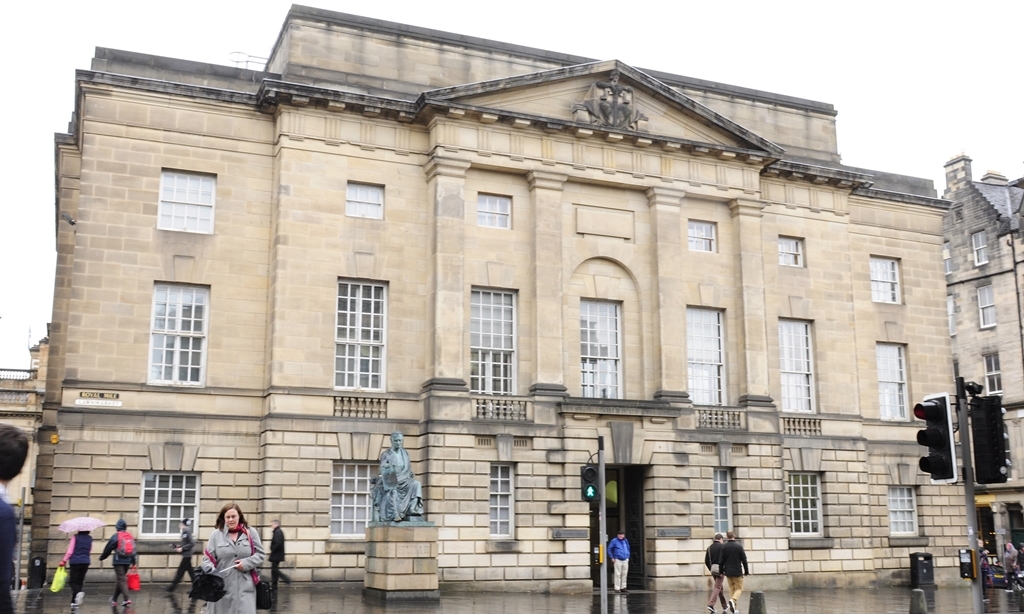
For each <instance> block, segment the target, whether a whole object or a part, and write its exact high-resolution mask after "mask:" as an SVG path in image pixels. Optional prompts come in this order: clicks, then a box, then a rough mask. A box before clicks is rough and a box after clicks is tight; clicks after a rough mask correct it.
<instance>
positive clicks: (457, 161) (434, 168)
mask: <svg viewBox="0 0 1024 614" xmlns="http://www.w3.org/2000/svg"><path fill="white" fill-rule="evenodd" d="M470 166H471V165H470V163H469V160H463V159H461V158H449V157H446V156H438V155H436V154H435V155H433V156H430V159H429V160H427V163H426V164H424V165H423V172H424V173H426V175H427V181H430V180H431V179H433V178H434V177H437V176H441V177H455V178H458V179H465V178H466V171H468V170H469V167H470Z"/></svg>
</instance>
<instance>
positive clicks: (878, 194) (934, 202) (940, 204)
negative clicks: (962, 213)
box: [852, 187, 953, 211]
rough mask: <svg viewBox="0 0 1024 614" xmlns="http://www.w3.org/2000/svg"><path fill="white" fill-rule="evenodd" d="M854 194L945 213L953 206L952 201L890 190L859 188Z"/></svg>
mask: <svg viewBox="0 0 1024 614" xmlns="http://www.w3.org/2000/svg"><path fill="white" fill-rule="evenodd" d="M852 194H853V195H854V196H864V197H866V198H876V199H878V200H888V201H893V202H900V203H907V204H909V205H921V206H924V207H933V208H936V209H942V210H943V211H945V210H947V209H949V208H950V207H952V206H953V202H952V201H949V200H945V199H943V198H930V197H928V196H918V195H917V194H907V193H904V192H891V191H889V190H878V189H876V188H871V187H862V188H857V189H855V190H854V191H853V192H852Z"/></svg>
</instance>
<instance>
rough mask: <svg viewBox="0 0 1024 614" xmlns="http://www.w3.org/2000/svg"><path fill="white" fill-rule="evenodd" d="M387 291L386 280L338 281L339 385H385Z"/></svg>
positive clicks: (336, 372) (336, 363) (336, 367)
mask: <svg viewBox="0 0 1024 614" xmlns="http://www.w3.org/2000/svg"><path fill="white" fill-rule="evenodd" d="M386 295H387V293H386V290H385V288H384V285H383V284H375V283H369V282H358V281H346V280H339V281H338V314H337V318H338V320H337V329H336V330H337V332H336V333H335V351H334V386H335V387H336V388H349V389H365V390H381V389H382V388H383V385H384V343H385V326H386V325H385V323H386V322H387V313H386V308H387V304H386Z"/></svg>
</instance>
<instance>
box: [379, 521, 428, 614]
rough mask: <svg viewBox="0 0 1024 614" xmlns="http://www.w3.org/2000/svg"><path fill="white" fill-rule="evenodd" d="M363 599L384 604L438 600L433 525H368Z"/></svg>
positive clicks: (385, 523)
mask: <svg viewBox="0 0 1024 614" xmlns="http://www.w3.org/2000/svg"><path fill="white" fill-rule="evenodd" d="M363 595H364V596H366V597H368V598H371V599H374V600H377V601H384V602H391V601H410V600H418V601H422V600H425V599H427V600H429V599H440V598H441V593H440V591H439V590H438V581H437V527H436V526H434V523H432V522H371V523H370V524H369V525H368V526H367V527H366V575H365V577H364V579H363Z"/></svg>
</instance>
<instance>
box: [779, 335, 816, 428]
mask: <svg viewBox="0 0 1024 614" xmlns="http://www.w3.org/2000/svg"><path fill="white" fill-rule="evenodd" d="M779 372H780V374H781V379H782V411H798V412H812V411H814V394H813V384H814V371H813V360H812V356H811V325H810V324H809V323H807V322H799V321H796V320H779Z"/></svg>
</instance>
